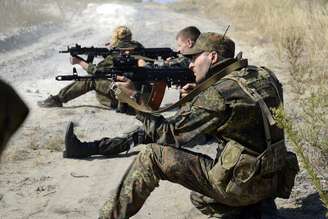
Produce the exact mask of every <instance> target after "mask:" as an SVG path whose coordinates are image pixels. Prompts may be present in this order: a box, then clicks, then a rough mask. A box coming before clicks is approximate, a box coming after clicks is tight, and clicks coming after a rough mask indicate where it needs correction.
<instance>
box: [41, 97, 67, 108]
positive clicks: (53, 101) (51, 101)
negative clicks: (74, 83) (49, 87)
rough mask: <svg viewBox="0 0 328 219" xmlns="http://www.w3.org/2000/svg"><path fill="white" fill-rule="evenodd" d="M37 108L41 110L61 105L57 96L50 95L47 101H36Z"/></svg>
mask: <svg viewBox="0 0 328 219" xmlns="http://www.w3.org/2000/svg"><path fill="white" fill-rule="evenodd" d="M38 106H39V107H43V108H51V107H62V106H63V103H62V102H61V101H60V99H59V97H58V96H57V95H55V96H52V95H50V96H49V97H48V98H47V99H45V100H42V101H38Z"/></svg>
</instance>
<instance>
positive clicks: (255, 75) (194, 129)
mask: <svg viewBox="0 0 328 219" xmlns="http://www.w3.org/2000/svg"><path fill="white" fill-rule="evenodd" d="M225 65H226V64H225V62H224V61H223V62H222V63H219V64H217V65H215V66H213V68H212V71H211V72H214V73H217V72H219V71H220V70H221V69H222V68H223V67H224V66H225ZM272 74H273V73H269V71H267V70H266V69H264V68H260V67H255V66H247V67H246V68H243V69H241V70H239V71H234V72H232V73H230V74H228V75H227V76H226V77H224V78H222V79H220V80H219V81H217V82H216V83H215V84H214V85H212V86H211V87H209V88H208V89H206V90H204V91H202V92H201V93H200V94H199V95H197V96H196V97H194V98H193V100H192V101H190V102H188V103H187V104H186V105H185V106H184V107H183V108H181V109H180V111H178V113H177V114H176V115H175V116H173V117H171V118H168V119H166V118H164V117H163V116H161V115H153V114H146V113H139V114H138V115H137V118H138V119H139V120H140V121H142V122H143V125H144V129H145V132H146V134H147V135H149V137H150V138H151V139H152V140H153V141H154V142H156V143H159V144H163V145H171V146H176V147H180V146H181V145H184V144H186V143H187V142H189V141H191V140H192V139H193V138H195V137H196V136H199V135H203V134H210V135H214V136H216V137H219V138H221V139H223V140H225V139H233V140H235V141H237V142H239V143H240V144H242V145H244V146H246V147H248V148H250V149H252V150H254V151H257V152H262V151H263V150H264V149H265V148H266V138H265V132H264V128H263V118H262V115H261V110H260V107H259V105H258V104H256V103H254V102H253V101H252V100H251V99H250V97H249V96H248V95H246V94H245V92H244V91H243V89H242V88H241V87H240V86H239V85H238V83H237V82H236V81H235V80H231V79H230V78H238V79H242V80H243V81H244V82H245V84H246V86H247V87H249V88H253V89H255V90H257V91H258V93H259V94H260V95H261V96H262V97H263V99H264V101H265V103H266V104H267V105H268V107H269V108H272V107H278V106H279V105H280V104H281V102H282V100H281V98H279V97H282V88H281V85H280V83H279V82H278V80H276V78H275V76H274V75H272ZM229 77H230V78H229ZM273 84H274V85H273ZM270 131H271V135H272V141H273V142H275V141H278V140H281V139H282V138H283V130H281V129H280V128H278V127H277V126H273V127H270Z"/></svg>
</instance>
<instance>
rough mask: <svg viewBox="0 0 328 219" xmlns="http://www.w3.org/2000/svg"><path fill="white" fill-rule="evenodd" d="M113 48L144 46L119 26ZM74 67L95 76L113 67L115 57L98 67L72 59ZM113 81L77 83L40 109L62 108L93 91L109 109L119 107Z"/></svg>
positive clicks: (48, 99)
mask: <svg viewBox="0 0 328 219" xmlns="http://www.w3.org/2000/svg"><path fill="white" fill-rule="evenodd" d="M110 46H111V47H117V48H136V49H138V48H143V46H142V45H141V44H140V43H139V42H137V41H133V40H132V33H131V31H130V29H129V28H127V27H125V26H118V27H117V28H115V30H114V31H113V35H112V40H111V44H110ZM70 62H71V64H72V65H75V64H78V65H80V66H81V67H82V68H83V69H85V70H86V71H87V73H88V74H94V73H95V72H96V70H97V69H98V68H102V67H111V66H112V65H113V56H111V55H110V56H108V57H106V58H105V59H104V60H103V61H101V62H100V63H99V64H98V65H95V64H89V63H87V62H85V61H83V60H81V59H79V58H77V57H71V59H70ZM111 84H112V81H110V80H83V81H75V82H73V83H71V84H69V85H68V86H66V87H64V88H63V89H61V90H60V91H59V93H58V94H57V95H54V96H53V95H50V97H48V98H47V99H45V100H44V101H39V102H38V105H39V106H40V107H62V106H63V103H66V102H68V101H70V100H72V99H74V98H76V97H79V96H81V95H83V94H85V93H87V92H90V91H92V90H95V91H96V97H97V99H98V101H99V102H100V103H101V104H103V105H104V106H107V107H109V108H114V109H115V108H116V107H117V104H118V102H117V100H116V99H115V96H114V94H113V92H112V90H111V89H110V87H111Z"/></svg>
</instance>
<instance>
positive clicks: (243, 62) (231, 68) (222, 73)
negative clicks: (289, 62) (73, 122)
mask: <svg viewBox="0 0 328 219" xmlns="http://www.w3.org/2000/svg"><path fill="white" fill-rule="evenodd" d="M247 64H248V63H247V59H243V60H237V61H235V62H233V63H232V64H230V65H228V66H227V67H225V68H224V69H222V70H221V71H219V72H218V73H216V74H214V75H213V76H211V77H210V78H208V79H207V80H205V81H204V82H202V83H201V84H199V85H198V86H197V87H196V88H195V89H193V90H192V91H191V92H190V93H189V94H188V95H187V96H185V97H183V98H181V99H180V100H179V101H177V102H176V103H174V104H172V105H170V106H168V107H164V108H161V109H159V110H156V111H152V110H151V109H150V108H149V107H146V106H143V105H140V104H138V103H137V102H135V101H134V100H133V99H132V98H130V97H128V96H127V95H126V94H125V93H124V92H121V91H120V89H116V91H115V94H116V96H117V98H118V99H119V100H124V102H126V103H127V104H129V105H130V106H131V107H133V108H134V109H135V110H137V111H140V112H144V113H152V114H159V113H163V112H166V111H169V110H172V109H174V108H176V107H179V106H181V105H183V104H185V103H187V102H189V101H190V100H192V99H193V98H194V97H195V96H197V95H198V94H199V93H200V92H202V91H204V90H206V89H207V88H209V87H210V86H211V85H213V84H214V83H215V82H217V81H218V80H220V79H221V78H223V77H225V76H226V75H228V74H229V73H231V72H233V71H235V70H238V69H241V68H244V67H246V66H247Z"/></svg>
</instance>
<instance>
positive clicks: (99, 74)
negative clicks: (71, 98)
mask: <svg viewBox="0 0 328 219" xmlns="http://www.w3.org/2000/svg"><path fill="white" fill-rule="evenodd" d="M117 75H121V76H125V77H127V78H129V79H130V80H131V81H133V82H137V83H140V84H143V83H153V82H160V81H164V82H165V83H166V86H168V87H170V86H172V85H176V86H183V85H185V84H186V83H193V82H195V76H194V74H193V72H192V71H191V70H190V69H188V68H182V67H178V66H170V65H167V64H165V63H164V61H163V62H162V63H158V64H148V65H147V66H145V67H138V60H137V59H136V58H134V57H133V56H131V55H130V54H124V53H123V54H119V55H118V56H115V57H114V58H113V67H98V68H97V70H96V72H95V73H94V74H93V75H87V76H80V75H78V73H77V71H76V69H75V68H73V74H72V75H58V76H57V77H56V80H57V81H72V80H75V81H79V80H97V79H111V80H114V81H115V80H116V77H117Z"/></svg>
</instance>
